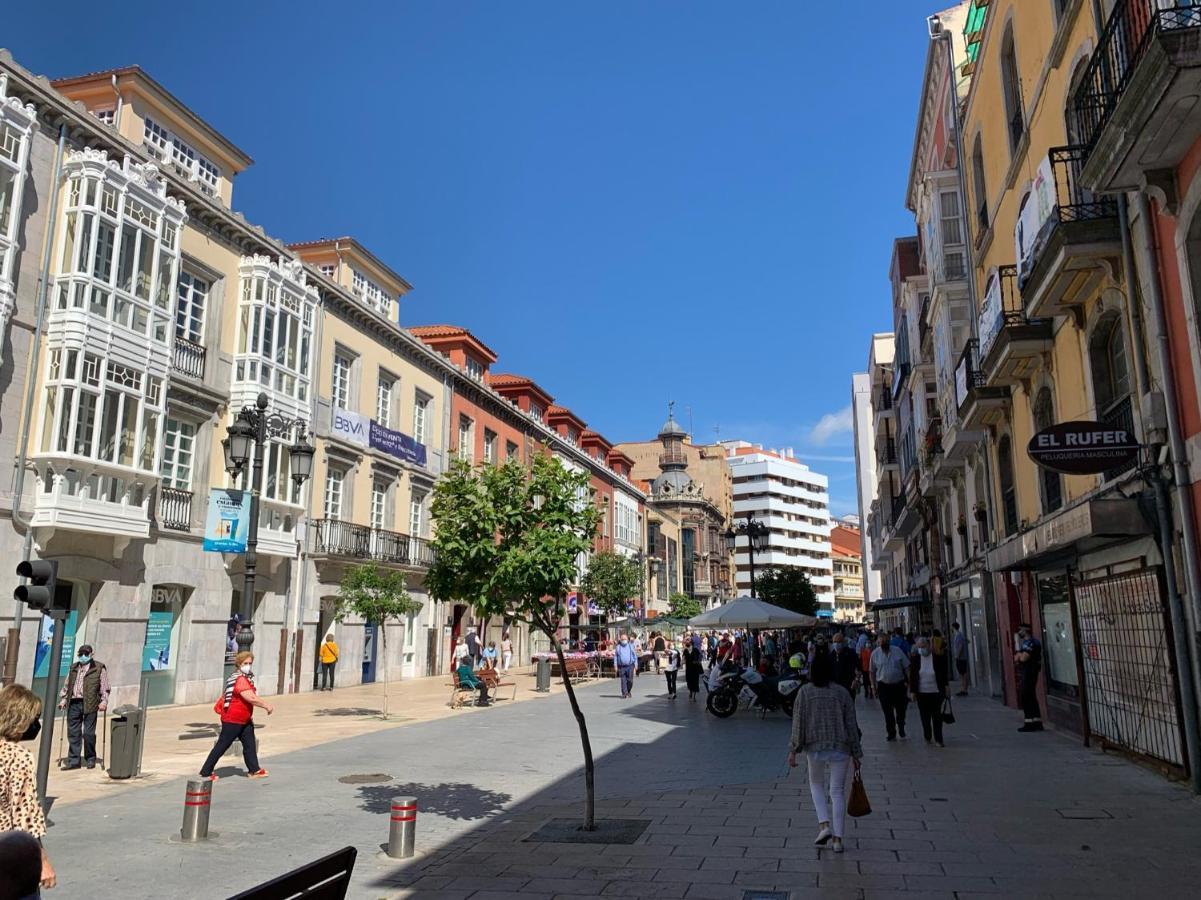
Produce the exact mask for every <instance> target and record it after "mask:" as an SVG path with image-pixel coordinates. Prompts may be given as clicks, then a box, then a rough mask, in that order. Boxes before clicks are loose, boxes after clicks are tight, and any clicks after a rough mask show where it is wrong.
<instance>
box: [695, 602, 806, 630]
mask: <svg viewBox="0 0 1201 900" xmlns="http://www.w3.org/2000/svg"><path fill="white" fill-rule="evenodd" d="M688 624H690V625H692V626H693V627H694V628H716V627H726V626H738V625H745V626H746V627H747V628H791V627H794V626H800V627H805V626H813V625H816V624H817V619H816V618H815V617H814V616H807V615H805V614H803V613H797V612H793V611H792V610H790V609H785V608H784V607H782V606H772V604H770V603H764V602H763V601H762V600H760V599H758V598H757V597H750V596H746V597H739V598H737V599H735V600H731V601H730V602H729V603H727V604H726V605H725V606H719V607H717V608H716V609H711V610H709V611H708V612H703V613H701V614H700V615H699V616H693V618H692V619H690V620H689V623H688Z"/></svg>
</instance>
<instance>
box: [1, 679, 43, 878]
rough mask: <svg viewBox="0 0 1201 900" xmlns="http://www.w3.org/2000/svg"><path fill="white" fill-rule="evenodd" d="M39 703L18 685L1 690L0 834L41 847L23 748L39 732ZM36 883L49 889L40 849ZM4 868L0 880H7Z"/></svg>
mask: <svg viewBox="0 0 1201 900" xmlns="http://www.w3.org/2000/svg"><path fill="white" fill-rule="evenodd" d="M41 712H42V701H41V699H40V698H39V697H38V696H37V695H36V694H34V693H33V691H31V690H29V688H27V687H25V686H24V685H20V684H10V685H9V686H8V687H6V688H4V689H3V690H0V832H5V831H24V832H26V833H27V834H29V835H32V836H33V837H34V838H36V839H37V840H38V842H39V843H40V842H41V840H42V838H43V837H44V836H45V834H46V816H45V814H44V813H43V812H42V805H41V804H40V803H39V802H38V794H37V789H36V787H35V785H36V783H37V781H36V776H35V772H34V762H33V754H32V753H30V752H29V750H28V749H26V747H24V746H22V744H27V743H29V742H30V741H32V740H34V739H35V738H36V737H37V736H38V734H39V733H40V732H41V729H42V722H41V718H40V716H41ZM41 855H42V874H41V878H40V879H39V883H40V884H41V886H42V887H44V888H52V887H54V885H55V883H56V878H55V875H54V867H53V866H52V865H50V858H49V857H48V856H47V855H46V848H45V847H42V850H41ZM9 875H10V873H9V871H8V869H7V868H6V869H5V871H4V874H3V875H0V878H7V877H9Z"/></svg>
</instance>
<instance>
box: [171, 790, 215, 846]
mask: <svg viewBox="0 0 1201 900" xmlns="http://www.w3.org/2000/svg"><path fill="white" fill-rule="evenodd" d="M212 800H213V783H212V782H211V781H189V782H188V788H187V793H185V794H184V798H183V828H181V829H180V830H179V837H180V840H183V841H188V842H191V841H207V840H208V837H209V809H210V808H211V803H212Z"/></svg>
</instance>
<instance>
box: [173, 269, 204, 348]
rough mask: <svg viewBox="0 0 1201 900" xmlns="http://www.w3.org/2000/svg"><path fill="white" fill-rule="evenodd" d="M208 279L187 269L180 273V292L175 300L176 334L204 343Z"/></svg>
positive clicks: (186, 339)
mask: <svg viewBox="0 0 1201 900" xmlns="http://www.w3.org/2000/svg"><path fill="white" fill-rule="evenodd" d="M210 287H211V285H209V283H208V281H206V280H205V279H203V278H201V277H199V276H198V275H193V274H192V273H191V272H189V271H187V270H182V271H180V273H179V292H178V295H177V297H176V300H175V336H176V337H177V338H183V339H184V340H185V341H191V342H192V343H193V344H200V343H202V342H203V341H202V339H203V337H204V308H205V306H206V305H207V303H208V295H209V289H210Z"/></svg>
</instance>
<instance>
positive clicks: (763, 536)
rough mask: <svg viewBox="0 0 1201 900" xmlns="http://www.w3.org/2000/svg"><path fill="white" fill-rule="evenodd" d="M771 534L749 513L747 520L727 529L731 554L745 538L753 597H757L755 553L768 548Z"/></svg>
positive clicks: (727, 540)
mask: <svg viewBox="0 0 1201 900" xmlns="http://www.w3.org/2000/svg"><path fill="white" fill-rule="evenodd" d="M769 534H771V529H770V528H768V527H767V526H766V525H764V524H763V523H762V522H760V521H758V520H757V519H756V518H755V514H754V513H747V516H746V518H745V519H744V520H743V521H742V522H741V524H738V525H731V526H730V527H729V528H727V529H726V535H725V537H726V549H727V550H729V551H730V552H731V553H733V552H734V550H735V548H736V547H737V545H738V539H739V538H740V537H745V538H746V539H747V540H746V544H747V551H748V553H749V555H750V560H751V596H752V597H754V596H755V551H756V550H760V551H761V550H763V549H764V548H765V547H766V546H767V537H768V535H769Z"/></svg>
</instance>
